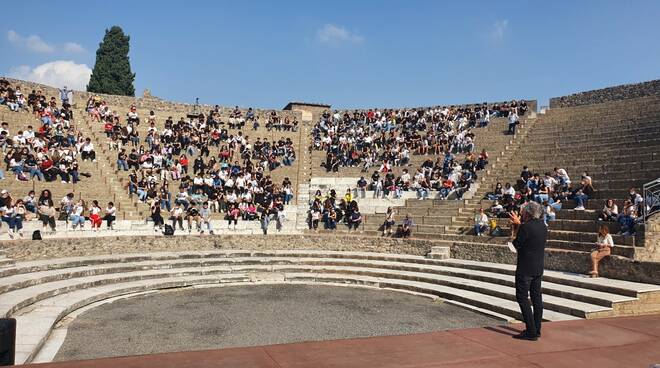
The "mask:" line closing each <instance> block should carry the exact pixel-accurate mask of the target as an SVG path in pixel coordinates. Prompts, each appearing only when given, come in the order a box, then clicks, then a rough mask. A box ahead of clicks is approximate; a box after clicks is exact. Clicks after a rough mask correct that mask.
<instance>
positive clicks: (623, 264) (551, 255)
mask: <svg viewBox="0 0 660 368" xmlns="http://www.w3.org/2000/svg"><path fill="white" fill-rule="evenodd" d="M451 255H452V258H458V259H469V260H474V261H482V262H495V263H507V264H515V263H516V254H515V253H511V252H510V251H509V249H508V247H507V246H505V245H496V244H480V243H459V242H455V243H454V244H452V254H451ZM545 268H546V269H548V270H556V271H567V272H575V273H582V274H586V273H587V272H589V271H590V270H591V259H590V254H589V253H585V252H574V251H570V250H566V251H562V250H559V249H554V250H552V251H550V252H548V251H546V255H545ZM598 271H599V273H600V275H601V276H603V277H607V278H613V279H621V280H628V281H635V282H644V283H651V284H660V263H659V262H641V261H636V260H631V259H630V258H625V257H620V256H610V257H607V258H604V259H603V260H602V261H601V262H600V264H599V269H598Z"/></svg>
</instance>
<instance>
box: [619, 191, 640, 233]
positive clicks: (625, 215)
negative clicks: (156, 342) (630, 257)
mask: <svg viewBox="0 0 660 368" xmlns="http://www.w3.org/2000/svg"><path fill="white" fill-rule="evenodd" d="M636 213H637V209H636V208H635V205H634V204H633V203H632V201H631V200H629V199H626V201H625V202H624V203H623V211H622V212H621V213H620V214H619V217H617V221H618V222H619V225H621V232H620V234H621V235H626V236H628V235H634V234H635V218H636Z"/></svg>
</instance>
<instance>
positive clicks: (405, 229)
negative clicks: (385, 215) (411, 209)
mask: <svg viewBox="0 0 660 368" xmlns="http://www.w3.org/2000/svg"><path fill="white" fill-rule="evenodd" d="M413 226H415V222H414V221H413V220H412V219H411V218H410V214H407V215H406V217H405V218H404V219H403V222H402V223H401V226H400V227H399V229H398V234H397V236H398V237H400V238H409V237H410V235H412V228H413Z"/></svg>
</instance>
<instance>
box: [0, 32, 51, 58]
mask: <svg viewBox="0 0 660 368" xmlns="http://www.w3.org/2000/svg"><path fill="white" fill-rule="evenodd" d="M7 39H8V40H9V42H11V43H13V44H15V45H19V46H22V47H26V48H28V49H29V50H30V51H34V52H42V53H48V52H53V51H55V47H53V46H52V45H49V44H48V43H46V42H45V41H44V40H42V39H41V37H39V36H37V35H31V36H27V37H23V36H21V35H20V34H18V33H16V32H14V31H11V30H10V31H9V32H7Z"/></svg>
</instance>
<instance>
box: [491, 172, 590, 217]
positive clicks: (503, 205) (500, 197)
mask: <svg viewBox="0 0 660 368" xmlns="http://www.w3.org/2000/svg"><path fill="white" fill-rule="evenodd" d="M593 193H594V187H593V182H592V180H591V177H590V176H589V174H588V173H587V172H583V173H582V175H581V178H580V181H579V183H577V184H574V183H572V182H571V178H570V177H569V175H568V173H567V172H566V170H565V169H562V168H559V167H555V168H554V169H553V171H552V172H546V173H544V174H543V175H541V174H539V173H533V172H532V171H531V170H530V169H529V168H528V167H527V166H524V167H523V170H522V172H521V173H520V177H519V178H518V180H517V181H516V183H515V184H513V185H512V184H511V183H505V184H504V186H502V183H497V184H496V185H495V188H494V189H493V191H492V192H490V193H488V194H486V199H489V200H492V201H494V203H493V205H492V206H491V208H490V214H491V216H493V217H500V218H508V217H509V216H510V215H511V214H512V213H518V212H519V211H520V208H522V207H523V206H524V205H525V203H527V202H530V201H535V202H537V203H539V204H541V205H543V208H544V221H545V222H546V224H547V223H548V222H549V221H553V220H554V219H555V218H556V212H557V211H559V210H561V208H562V205H563V204H564V203H566V202H567V201H570V200H573V201H575V205H576V206H575V209H576V210H584V209H585V207H584V206H585V204H586V202H587V200H588V199H589V198H592V197H593Z"/></svg>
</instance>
